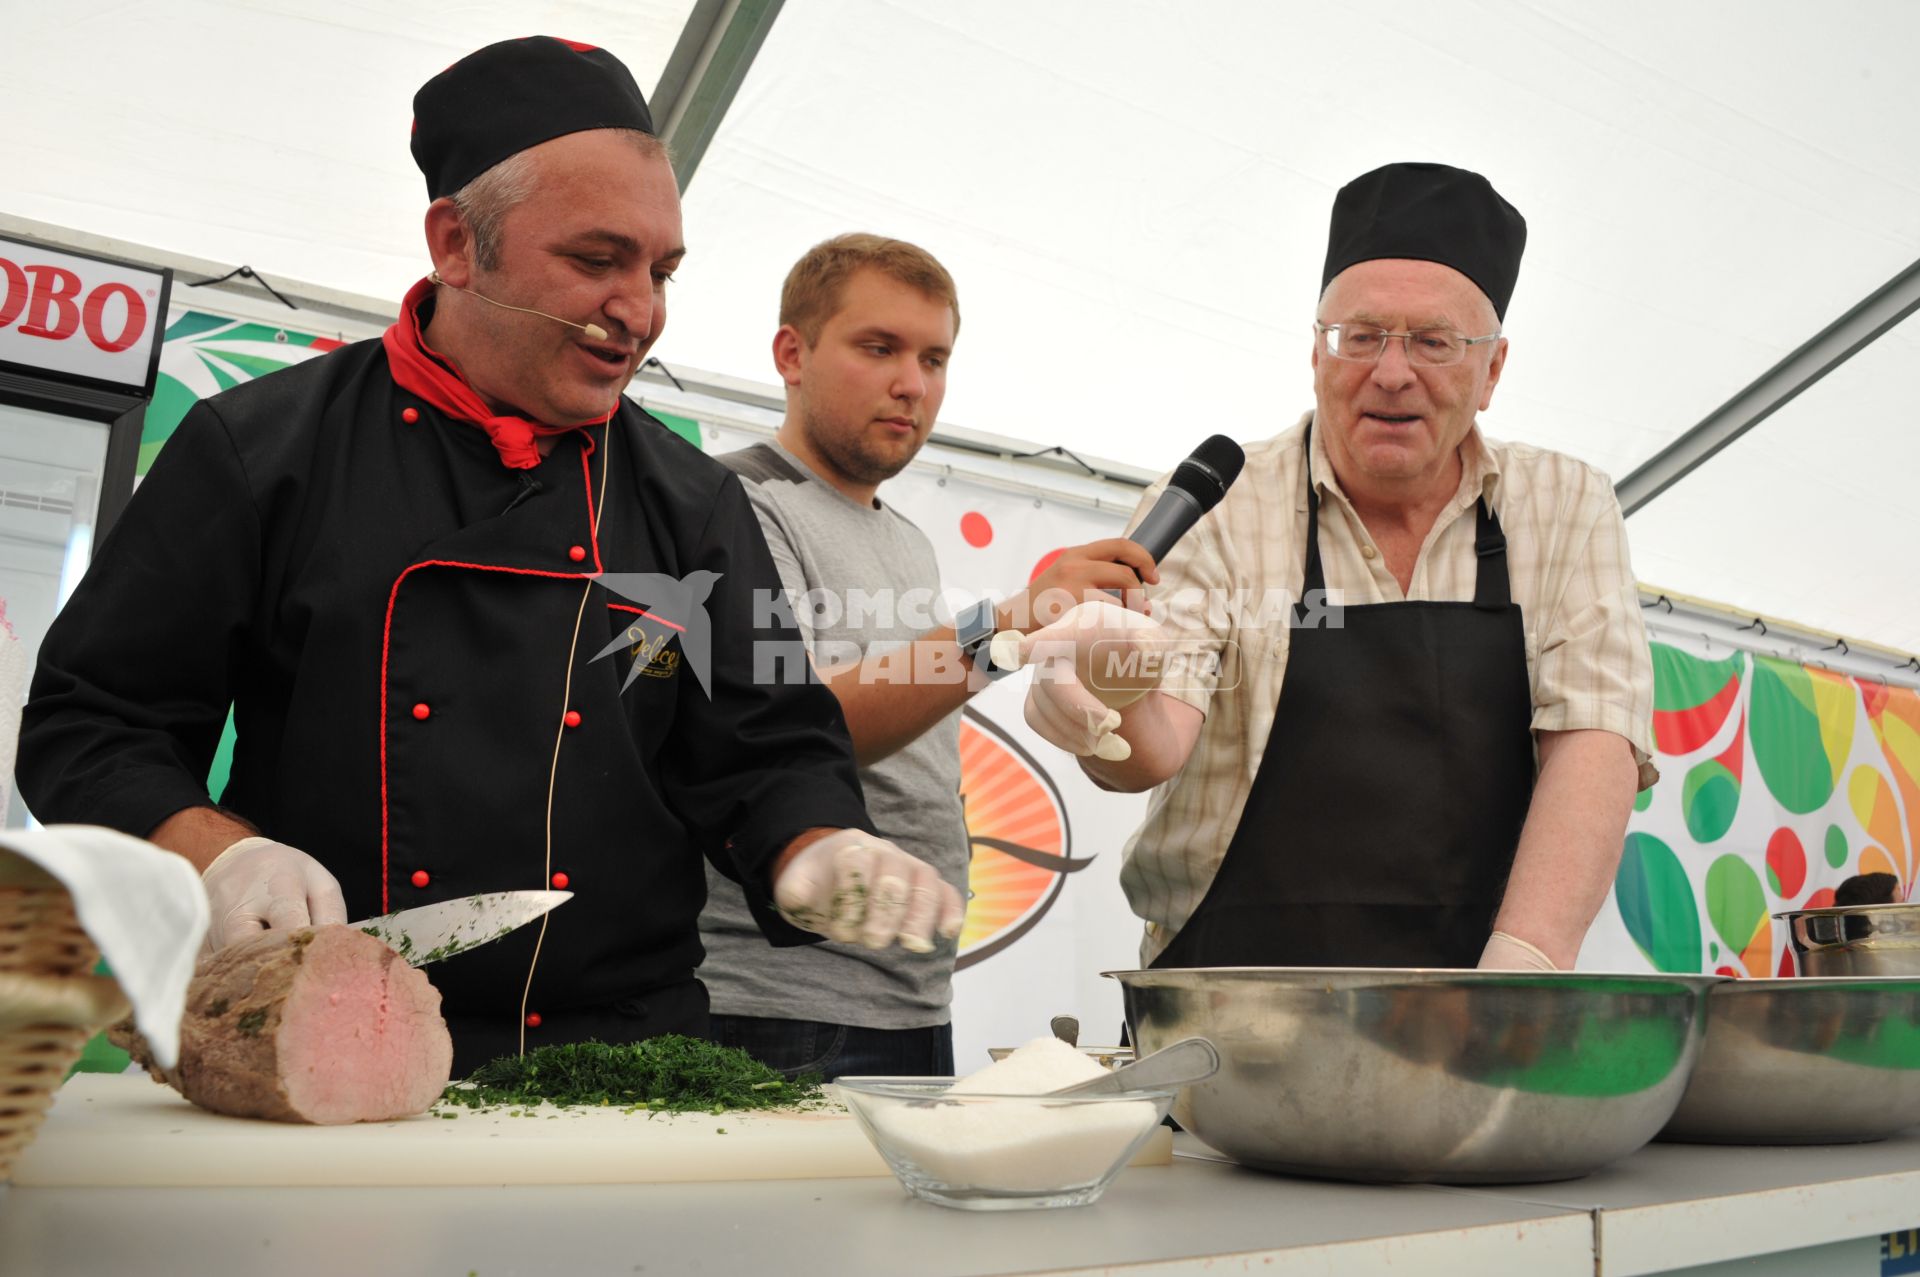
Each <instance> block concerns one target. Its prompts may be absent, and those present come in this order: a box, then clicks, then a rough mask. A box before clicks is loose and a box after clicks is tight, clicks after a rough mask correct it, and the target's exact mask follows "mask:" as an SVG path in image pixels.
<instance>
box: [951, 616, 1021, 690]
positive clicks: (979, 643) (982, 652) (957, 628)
mask: <svg viewBox="0 0 1920 1277" xmlns="http://www.w3.org/2000/svg"><path fill="white" fill-rule="evenodd" d="M994 610H995V609H994V606H993V600H992V599H981V600H980V601H979V602H978V603H975V604H973V605H971V606H969V607H965V608H962V609H961V610H960V611H959V612H957V613H956V614H955V615H954V618H953V635H954V638H955V639H957V640H958V641H959V643H960V651H961V652H962V653H963V654H965V656H966V658H967V660H969V661H971V662H972V663H973V668H974V669H976V670H979V671H980V672H981V673H982V674H985V675H986V676H987V677H988V678H992V679H1001V678H1005V677H1006V676H1007V675H1009V674H1011V673H1013V671H1012V670H1003V669H999V668H997V667H995V665H994V663H993V653H992V651H991V650H990V648H991V647H992V645H993V636H994V632H995V630H996V628H997V625H998V623H997V621H996V619H995V617H994Z"/></svg>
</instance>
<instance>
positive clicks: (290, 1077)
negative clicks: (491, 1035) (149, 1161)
mask: <svg viewBox="0 0 1920 1277" xmlns="http://www.w3.org/2000/svg"><path fill="white" fill-rule="evenodd" d="M114 1040H115V1041H117V1042H119V1043H120V1044H121V1045H122V1046H125V1047H126V1048H127V1049H128V1050H129V1051H130V1052H131V1053H132V1054H133V1057H134V1059H135V1061H136V1062H137V1063H139V1064H142V1065H145V1066H146V1068H147V1071H148V1072H150V1073H152V1074H153V1076H154V1077H155V1078H157V1079H159V1080H160V1081H163V1082H165V1083H167V1084H168V1085H169V1086H171V1087H173V1088H174V1089H175V1090H177V1091H179V1092H180V1094H182V1095H184V1096H186V1097H187V1098H188V1099H189V1100H192V1101H193V1102H194V1103H195V1104H198V1105H200V1106H201V1107H202V1108H208V1109H212V1110H213V1111H214V1112H216V1113H229V1114H232V1115H233V1116H235V1117H262V1118H268V1119H271V1120H273V1121H276V1122H312V1123H317V1124H322V1125H334V1124H339V1123H345V1122H379V1121H386V1120H389V1119H392V1118H398V1117H409V1116H412V1115H413V1114H416V1113H423V1112H425V1111H426V1110H427V1108H428V1107H429V1106H430V1105H432V1103H433V1102H434V1100H435V1099H437V1098H438V1097H439V1095H440V1093H441V1091H443V1090H445V1089H446V1085H447V1081H448V1079H449V1077H450V1075H451V1073H452V1070H453V1038H452V1037H451V1036H450V1035H449V1034H448V1033H447V1023H446V1021H445V1020H444V1019H442V1018H441V1016H440V992H439V990H437V989H435V988H434V987H433V985H432V983H431V982H429V981H428V979H427V977H426V974H425V973H424V972H421V971H416V970H414V969H413V968H412V967H410V966H408V965H407V964H406V962H405V961H404V960H402V959H401V957H400V956H399V955H398V954H396V953H395V952H394V951H393V950H392V949H390V948H388V947H387V946H386V945H384V944H382V943H381V942H380V941H378V940H376V939H374V938H373V937H372V936H369V935H366V934H363V933H362V932H360V931H356V930H355V929H353V928H352V927H309V928H302V929H301V930H298V931H267V932H263V933H261V934H260V935H259V936H256V937H254V938H253V939H250V940H243V941H240V942H238V943H236V944H231V945H228V946H227V947H226V948H224V949H221V950H220V951H219V952H218V953H215V954H213V955H212V956H210V957H207V958H204V959H202V960H201V964H200V969H199V970H198V971H197V972H195V973H194V977H193V983H192V985H191V986H190V987H189V988H188V990H187V1011H186V1016H185V1017H184V1019H183V1020H182V1021H181V1025H180V1063H179V1065H178V1067H176V1068H173V1069H167V1070H162V1069H159V1068H157V1067H155V1065H154V1063H153V1060H152V1057H151V1054H150V1053H149V1052H148V1051H147V1050H146V1044H145V1043H144V1042H143V1041H141V1040H140V1039H139V1037H138V1035H137V1034H134V1033H132V1031H131V1029H130V1028H129V1027H128V1026H126V1025H122V1026H121V1027H120V1028H119V1029H117V1030H116V1032H115V1035H114Z"/></svg>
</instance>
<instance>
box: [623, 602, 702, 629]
mask: <svg viewBox="0 0 1920 1277" xmlns="http://www.w3.org/2000/svg"><path fill="white" fill-rule="evenodd" d="M607 607H608V608H610V609H611V610H613V611H615V612H631V613H633V614H634V615H635V616H644V617H646V618H647V619H648V620H649V621H658V622H660V624H662V625H664V626H666V627H668V628H669V629H675V630H679V631H680V632H681V633H682V634H685V633H686V632H687V627H686V626H684V625H675V624H674V623H673V622H672V621H669V620H668V619H667V618H666V617H664V616H655V615H654V614H653V613H651V612H649V611H647V609H645V608H643V607H633V606H631V605H629V604H626V603H609V604H607Z"/></svg>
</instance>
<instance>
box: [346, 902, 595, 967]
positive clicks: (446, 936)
mask: <svg viewBox="0 0 1920 1277" xmlns="http://www.w3.org/2000/svg"><path fill="white" fill-rule="evenodd" d="M571 899H573V893H572V892H571V891H493V892H488V893H487V894H485V895H479V896H463V897H461V898H460V899H458V900H442V901H441V902H440V903H439V904H436V905H421V906H419V907H418V908H416V909H402V910H400V911H398V912H397V913H383V914H381V915H380V916H379V917H377V918H365V919H362V920H361V921H359V922H350V923H348V924H347V925H348V926H350V927H355V928H358V929H359V930H361V931H364V932H366V933H367V934H368V935H370V936H372V937H373V938H374V939H376V940H380V941H383V942H384V943H385V944H386V945H387V946H388V947H389V948H391V949H393V951H394V952H396V953H398V954H399V955H400V956H401V957H402V958H405V959H406V961H407V965H408V966H410V967H424V966H426V965H427V964H428V963H429V962H438V961H440V960H441V959H442V958H451V957H452V956H453V955H454V954H456V953H465V952H466V951H467V950H469V949H472V948H474V947H476V946H478V945H483V944H486V943H488V942H490V941H493V940H498V939H499V938H500V937H501V936H504V935H506V934H507V933H508V932H510V931H514V930H517V929H519V928H520V927H524V926H525V925H527V924H528V923H529V922H532V921H533V920H534V919H535V918H538V917H541V916H542V915H544V914H545V913H546V912H547V910H549V909H551V908H553V907H554V906H555V905H557V904H560V903H562V902H564V901H567V900H571Z"/></svg>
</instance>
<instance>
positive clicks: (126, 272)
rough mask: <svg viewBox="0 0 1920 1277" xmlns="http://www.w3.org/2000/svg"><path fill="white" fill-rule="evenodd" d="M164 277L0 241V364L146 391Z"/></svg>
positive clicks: (162, 321)
mask: <svg viewBox="0 0 1920 1277" xmlns="http://www.w3.org/2000/svg"><path fill="white" fill-rule="evenodd" d="M167 284H168V276H167V273H166V272H164V271H151V270H143V269H141V268H140V267H137V266H127V265H124V264H121V263H119V262H108V261H102V260H100V259H98V258H94V257H82V256H79V255H78V254H75V253H70V252H63V251H61V250H58V249H53V248H46V247H43V246H41V245H38V244H26V243H22V242H20V241H18V240H11V239H5V238H0V364H13V365H15V366H17V367H20V368H23V369H26V370H28V371H37V372H51V373H59V374H63V375H66V376H70V377H86V378H90V379H92V380H94V381H103V382H110V383H112V384H113V385H115V386H117V387H121V388H124V389H127V390H131V391H135V392H137V393H146V392H147V391H148V389H149V388H150V387H151V385H152V376H153V369H154V365H155V360H156V358H157V357H158V353H159V346H160V337H161V330H162V329H163V328H165V326H166V317H167V316H166V303H167Z"/></svg>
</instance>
